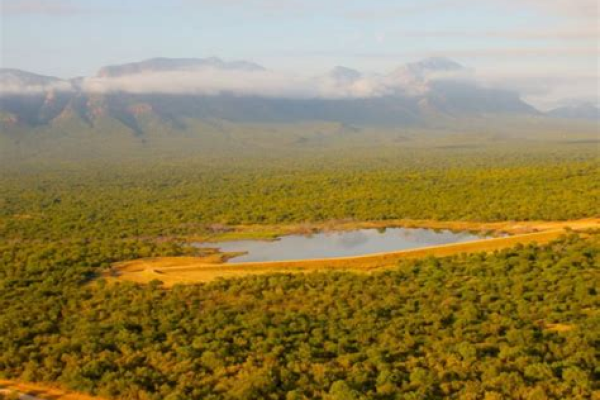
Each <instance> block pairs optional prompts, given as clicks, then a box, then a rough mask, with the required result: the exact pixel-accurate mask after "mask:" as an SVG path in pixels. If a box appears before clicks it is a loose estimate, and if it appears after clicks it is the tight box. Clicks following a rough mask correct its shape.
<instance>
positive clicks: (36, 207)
mask: <svg viewBox="0 0 600 400" xmlns="http://www.w3.org/2000/svg"><path fill="white" fill-rule="evenodd" d="M382 154H383V155H382ZM453 154H454V156H453V157H449V156H448V153H447V152H442V153H439V154H437V155H436V153H435V152H430V153H429V154H426V153H419V152H411V153H410V154H408V153H403V154H395V153H394V154H386V153H385V152H380V153H379V155H378V156H362V157H358V156H356V155H352V154H339V155H338V156H336V157H329V158H323V157H316V156H315V157H311V158H303V159H302V158H295V159H287V158H285V157H281V158H275V157H274V158H265V159H251V158H249V159H244V160H229V161H228V162H221V163H220V164H215V163H212V160H211V162H209V161H208V160H206V161H200V160H197V161H190V160H156V161H155V162H153V163H146V164H137V163H134V162H130V163H118V164H92V163H90V164H86V165H77V166H73V165H68V164H65V165H53V166H26V167H24V166H21V167H19V168H16V167H13V168H10V167H9V168H5V169H3V170H2V172H0V187H1V188H2V190H1V192H0V332H1V334H0V378H5V379H16V380H21V381H33V382H52V383H58V384H60V385H63V386H64V387H66V388H70V389H73V390H77V391H82V392H87V393H92V394H96V395H99V396H102V397H103V398H106V399H128V400H161V399H166V400H187V399H202V400H211V399H247V400H250V399H285V400H293V399H328V400H334V399H335V400H346V399H349V400H352V399H381V400H384V399H385V400H388V399H444V398H456V399H567V398H569V399H571V398H572V399H589V398H593V397H594V396H598V395H599V393H600V392H599V391H600V385H599V382H600V364H599V363H598V359H599V357H598V356H599V355H600V354H599V346H598V343H600V337H599V335H600V317H599V315H598V306H599V305H600V304H599V302H600V297H599V296H598V292H597V290H598V289H597V288H598V287H600V274H599V270H598V268H599V267H600V236H599V234H598V233H597V232H588V233H572V234H568V235H565V236H564V237H562V238H561V239H559V240H558V241H555V242H553V243H551V244H549V245H545V246H538V245H527V246H522V245H521V246H517V247H515V248H513V249H509V250H502V251H496V252H494V253H488V254H484V253H476V254H468V255H467V254H463V255H458V256H452V257H446V258H433V257H429V258H425V259H420V260H405V261H401V262H399V263H398V265H397V266H395V267H394V268H393V269H391V270H388V271H385V272H377V273H373V274H360V275H359V274H352V273H342V272H329V273H326V272H315V273H310V274H298V275H293V274H274V275H267V276H249V277H246V278H241V279H234V280H219V281H216V282H213V283H209V284H197V285H178V286H175V287H173V288H172V289H170V290H165V289H164V288H162V287H161V286H160V282H152V283H151V284H149V285H137V284H133V283H114V284H112V283H107V282H106V281H105V280H104V279H102V277H101V274H102V272H103V271H105V270H106V269H107V268H108V267H109V266H110V265H111V264H112V263H114V262H117V261H124V260H132V259H137V258H141V257H154V256H177V255H193V254H195V253H196V252H197V251H198V250H197V249H195V248H193V247H190V246H188V245H187V244H186V238H187V237H189V236H194V235H201V234H204V233H206V232H207V231H210V229H211V226H213V225H214V224H220V225H224V226H228V225H234V224H267V223H270V224H280V223H291V222H305V221H328V220H336V219H354V220H385V219H394V218H407V219H431V220H446V221H452V220H468V221H503V220H517V221H519V220H538V219H539V220H567V219H577V218H586V217H597V216H599V215H600V201H599V199H600V168H599V167H600V165H599V163H598V160H597V157H595V156H594V153H593V152H590V153H585V152H583V153H582V152H559V153H554V152H552V151H548V152H544V153H540V154H529V155H524V154H523V153H522V152H519V151H517V150H515V151H511V152H506V153H503V152H497V153H493V154H487V155H484V156H483V155H481V154H479V155H477V154H474V153H469V152H454V153H453Z"/></svg>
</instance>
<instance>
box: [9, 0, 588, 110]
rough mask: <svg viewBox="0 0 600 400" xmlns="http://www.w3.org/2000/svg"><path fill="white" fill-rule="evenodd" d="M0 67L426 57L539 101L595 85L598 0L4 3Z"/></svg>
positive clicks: (67, 69) (573, 95) (548, 102)
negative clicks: (449, 61) (462, 67)
mask: <svg viewBox="0 0 600 400" xmlns="http://www.w3.org/2000/svg"><path fill="white" fill-rule="evenodd" d="M0 3H1V6H2V7H1V9H0V13H1V35H0V41H1V42H0V44H1V46H0V66H1V67H4V68H19V69H24V70H27V71H31V72H35V73H39V74H44V75H53V76H58V77H62V78H70V77H75V76H90V75H94V74H95V73H96V72H97V70H98V69H99V68H100V67H101V66H104V65H112V64H121V63H126V62H133V61H139V60H143V59H147V58H151V57H158V56H160V57H212V56H217V57H220V58H223V59H225V60H240V59H243V60H249V61H253V62H256V63H259V64H261V65H263V66H265V67H266V68H268V69H274V70H278V71H293V72H294V73H299V74H305V75H310V74H319V73H323V72H324V71H327V70H329V69H331V68H333V67H334V66H336V65H343V66H347V67H351V68H355V69H358V70H361V71H367V72H374V73H386V72H389V71H391V70H393V69H394V68H396V67H397V66H399V65H401V64H404V63H406V62H411V61H416V60H419V59H422V58H426V57H430V56H444V57H448V58H451V59H453V60H455V61H457V62H459V63H461V64H463V65H465V66H468V67H469V68H472V69H473V70H474V71H476V74H477V76H478V77H479V79H480V80H481V81H483V82H486V83H487V84H490V85H497V86H501V87H505V88H509V89H514V90H518V91H519V92H520V93H522V95H523V96H524V98H525V99H526V100H527V101H529V102H531V103H533V104H534V105H536V106H538V107H539V108H542V109H547V108H551V107H554V106H558V105H565V104H571V103H578V102H582V101H591V102H594V103H598V93H599V91H600V86H599V85H600V81H599V71H598V56H599V54H600V44H599V41H600V26H599V19H598V18H599V16H598V2H597V0H420V1H408V0H395V1H392V0H0Z"/></svg>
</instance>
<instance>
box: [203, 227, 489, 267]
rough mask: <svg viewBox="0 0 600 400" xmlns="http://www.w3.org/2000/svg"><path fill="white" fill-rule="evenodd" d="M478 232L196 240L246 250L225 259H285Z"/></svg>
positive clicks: (393, 247) (457, 238) (463, 238)
mask: <svg viewBox="0 0 600 400" xmlns="http://www.w3.org/2000/svg"><path fill="white" fill-rule="evenodd" d="M481 238H482V236H479V235H476V234H473V233H468V232H451V231H447V230H442V231H439V230H433V229H407V228H388V229H385V230H377V229H361V230H356V231H347V232H329V233H316V234H313V235H290V236H283V237H281V238H279V239H278V240H276V241H272V242H271V241H261V240H239V241H227V242H216V243H199V244H198V246H200V247H218V248H219V249H220V250H221V251H223V252H241V251H243V252H247V254H245V255H242V256H239V257H235V258H233V259H231V260H230V261H229V263H240V262H251V261H285V260H306V259H315V258H331V257H350V256H360V255H364V254H372V253H382V252H389V251H398V250H406V249H414V248H419V247H426V246H435V245H441V244H449V243H460V242H467V241H470V240H477V239H481Z"/></svg>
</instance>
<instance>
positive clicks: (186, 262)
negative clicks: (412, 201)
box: [109, 219, 600, 287]
mask: <svg viewBox="0 0 600 400" xmlns="http://www.w3.org/2000/svg"><path fill="white" fill-rule="evenodd" d="M405 222H406V221H405ZM411 223H412V225H409V224H404V225H397V224H391V225H386V227H390V226H405V227H409V226H410V227H429V228H434V229H455V230H479V231H493V232H510V233H512V234H513V236H510V237H500V238H493V239H483V240H477V241H472V242H466V243H458V244H449V245H442V246H433V247H425V248H420V249H412V250H403V251H397V252H389V253H380V254H369V255H365V256H358V257H340V258H327V259H316V260H297V261H273V262H248V263H238V264H223V263H221V261H222V258H220V257H219V256H218V255H211V256H207V257H163V258H152V259H141V260H135V261H130V262H125V263H118V264H115V265H114V266H113V269H112V271H111V274H110V277H109V279H110V280H121V281H131V282H138V283H148V282H150V281H153V280H160V281H161V282H163V285H164V286H165V287H171V286H173V285H175V284H180V283H181V284H192V283H199V282H210V281H213V280H215V279H218V278H236V277H242V276H246V275H260V274H273V273H302V272H313V271H324V270H338V271H354V272H362V273H368V272H372V271H374V270H381V269H384V268H388V267H391V266H394V265H396V263H397V262H398V261H399V260H402V259H411V258H423V257H427V256H437V257H444V256H450V255H455V254H460V253H474V252H489V251H494V250H500V249H505V248H509V247H513V246H514V245H516V244H518V243H520V244H529V243H538V244H544V243H548V242H550V241H552V240H554V239H556V238H558V237H559V236H561V235H562V234H564V233H565V231H566V229H572V230H585V229H594V228H598V227H600V219H586V220H579V221H568V222H563V221H561V222H552V221H547V222H519V223H515V222H500V223H481V224H479V223H469V222H439V223H438V222H436V223H430V224H429V225H424V223H425V222H424V221H412V222H411ZM379 224H380V222H364V223H355V222H350V223H341V224H340V225H339V226H338V228H339V229H340V230H348V229H350V228H349V227H350V226H351V227H352V229H360V228H363V229H364V228H381V227H382V226H381V225H379ZM322 228H323V229H322V230H326V228H325V226H324V225H323V226H322ZM525 232H530V233H525ZM531 232H532V233H531Z"/></svg>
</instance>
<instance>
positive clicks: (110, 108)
mask: <svg viewBox="0 0 600 400" xmlns="http://www.w3.org/2000/svg"><path fill="white" fill-rule="evenodd" d="M0 84H1V85H0V158H4V159H5V160H6V159H14V158H17V159H19V158H27V157H37V156H38V155H40V156H41V155H50V154H53V155H55V156H56V157H58V158H60V159H70V158H77V157H79V158H82V157H83V158H85V157H102V156H103V155H106V154H111V155H114V154H121V155H123V156H126V155H127V154H130V153H131V152H132V151H138V150H140V149H153V151H156V152H159V153H160V152H166V151H167V150H168V151H170V152H171V153H172V154H180V153H183V152H187V153H194V152H198V151H201V152H203V154H207V153H210V154H212V153H214V152H226V153H227V152H236V151H241V152H245V151H259V152H261V151H263V152H264V151H266V150H267V149H269V151H272V150H275V151H277V152H281V151H289V150H294V149H300V150H303V149H325V148H340V147H344V146H374V145H379V146H381V145H384V146H389V145H391V146H396V145H399V144H401V145H410V144H411V143H412V141H414V140H416V139H418V140H425V141H426V142H427V143H429V144H428V145H434V146H435V145H440V146H459V147H461V146H467V147H468V146H476V144H474V143H475V142H479V141H481V140H483V141H485V140H488V141H490V140H491V141H493V140H497V139H494V138H497V137H506V136H507V135H508V136H511V137H522V138H525V137H530V136H531V134H532V133H534V132H540V131H544V132H543V133H544V134H547V133H551V132H556V133H557V134H559V135H563V136H564V132H572V133H570V135H571V136H572V137H567V138H565V137H563V136H560V140H569V141H574V140H575V141H577V140H579V141H581V140H588V139H587V138H588V136H589V135H587V132H589V130H590V129H593V126H592V128H590V122H589V121H588V122H584V121H585V120H580V121H582V122H576V121H574V120H573V119H559V118H556V117H566V116H568V118H582V116H583V115H585V116H586V118H587V116H588V115H590V113H588V112H587V111H588V110H587V109H578V110H574V111H570V113H566V112H564V111H560V110H557V111H555V112H552V113H550V114H549V115H545V114H543V113H540V112H539V111H537V110H536V109H535V108H533V107H532V106H530V105H529V104H527V103H525V102H524V101H522V100H521V98H520V96H519V94H518V93H515V92H510V91H505V90H500V89H494V88H489V87H484V86H482V85H479V84H478V83H477V81H476V80H475V79H473V77H472V76H471V74H470V71H469V70H468V69H467V68H464V67H462V66H461V65H460V64H458V63H455V62H454V61H451V60H447V59H443V58H433V59H427V60H423V61H420V62H416V63H410V64H407V65H404V66H400V67H398V68H396V69H394V70H393V71H392V72H390V73H389V74H385V75H369V74H365V73H362V72H360V71H356V70H353V69H350V68H347V67H341V66H339V67H336V68H334V69H333V70H331V71H330V72H328V73H326V74H323V75H322V76H314V77H308V78H298V77H296V76H287V75H281V74H279V73H273V72H272V71H269V70H266V69H265V68H263V67H261V66H259V65H257V64H254V63H250V62H245V61H235V62H227V61H222V60H219V59H216V58H209V59H167V58H156V59H151V60H146V61H142V62H139V63H130V64H123V65H115V66H107V67H103V68H101V69H100V70H99V72H98V74H97V75H96V76H94V77H80V78H74V79H60V78H56V77H51V76H43V75H38V74H33V73H30V72H26V71H19V70H15V69H1V70H0ZM575 111H577V113H575ZM583 111H586V113H583ZM549 116H552V117H553V118H550V117H549ZM561 121H567V122H564V123H566V124H569V126H568V127H566V126H563V125H564V124H563V122H561ZM561 124H563V125H561ZM573 124H579V125H578V127H577V129H572V128H573ZM586 124H587V125H586ZM553 125H554V126H560V129H553V128H552V126H553ZM447 133H455V134H465V135H466V136H464V138H465V139H464V140H462V141H461V142H460V143H458V141H457V140H458V139H453V140H452V141H450V142H447V143H441V142H439V139H438V137H439V135H440V134H441V135H444V134H447ZM536 134H537V133H536ZM580 134H581V135H583V136H581V135H580ZM498 135H499V136H498ZM573 135H575V136H573ZM576 135H580V136H576ZM586 135H587V136H586ZM534 136H535V135H534ZM539 137H540V136H539V135H538V136H535V140H539ZM438 142H439V143H438ZM436 143H437V144H436Z"/></svg>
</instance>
